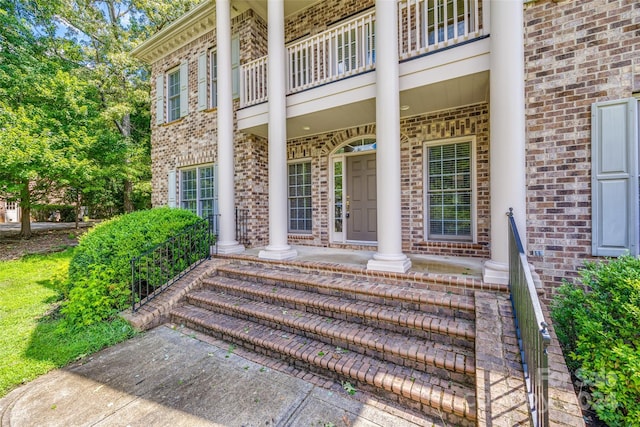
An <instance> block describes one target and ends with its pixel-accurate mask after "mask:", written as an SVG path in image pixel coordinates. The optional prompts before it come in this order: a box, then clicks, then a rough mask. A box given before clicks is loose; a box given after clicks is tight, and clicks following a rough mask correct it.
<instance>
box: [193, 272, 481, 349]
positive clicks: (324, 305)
mask: <svg viewBox="0 0 640 427" xmlns="http://www.w3.org/2000/svg"><path fill="white" fill-rule="evenodd" d="M204 283H205V285H208V286H212V287H215V288H216V289H227V290H233V291H235V292H239V293H243V294H244V293H246V294H249V295H253V296H262V297H268V298H270V299H277V300H279V301H282V302H283V303H284V302H288V303H297V304H304V305H305V306H312V307H315V308H320V309H327V310H332V311H335V312H342V313H345V314H347V315H350V316H358V317H362V318H364V319H372V320H376V321H385V322H388V323H392V324H396V325H399V326H402V327H406V328H412V329H422V330H425V331H431V332H436V333H440V334H443V335H452V336H455V337H460V338H465V339H468V340H475V324H474V322H473V321H470V320H467V319H457V318H456V319H450V318H443V317H442V316H435V315H432V314H429V313H422V312H419V311H415V310H409V309H404V308H401V307H397V306H384V305H380V304H376V303H370V302H366V301H359V300H353V299H345V298H341V297H336V296H332V295H327V294H318V293H314V292H308V291H303V290H298V289H293V288H280V287H275V288H274V287H273V286H270V285H265V284H262V283H258V282H247V281H244V280H241V279H234V278H232V277H223V276H214V277H210V278H207V279H205V280H204ZM274 290H275V292H274Z"/></svg>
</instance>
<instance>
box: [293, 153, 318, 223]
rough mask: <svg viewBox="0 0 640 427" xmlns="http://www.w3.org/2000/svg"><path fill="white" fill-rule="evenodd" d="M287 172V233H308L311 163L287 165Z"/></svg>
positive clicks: (310, 211) (310, 213)
mask: <svg viewBox="0 0 640 427" xmlns="http://www.w3.org/2000/svg"><path fill="white" fill-rule="evenodd" d="M288 171H289V177H288V181H289V231H290V232H310V231H311V229H312V225H311V220H312V218H311V215H312V210H311V163H309V162H307V163H294V164H290V165H288Z"/></svg>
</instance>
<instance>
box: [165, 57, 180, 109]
mask: <svg viewBox="0 0 640 427" xmlns="http://www.w3.org/2000/svg"><path fill="white" fill-rule="evenodd" d="M167 80H168V81H167V101H168V102H167V108H168V112H167V117H168V120H169V121H170V122H172V121H174V120H177V119H179V118H180V70H179V69H178V70H176V71H173V72H171V73H169V75H168V76H167Z"/></svg>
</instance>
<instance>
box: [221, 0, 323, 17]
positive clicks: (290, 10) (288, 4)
mask: <svg viewBox="0 0 640 427" xmlns="http://www.w3.org/2000/svg"><path fill="white" fill-rule="evenodd" d="M320 1H322V0H285V2H284V15H285V16H289V15H293V14H294V13H296V12H299V11H301V10H303V9H306V8H308V7H310V6H312V5H314V4H315V3H318V2H320ZM231 6H232V8H234V11H237V12H241V11H244V10H246V9H253V10H255V11H256V12H257V13H258V15H260V16H261V17H262V19H264V20H265V21H266V19H267V0H234V1H232V2H231Z"/></svg>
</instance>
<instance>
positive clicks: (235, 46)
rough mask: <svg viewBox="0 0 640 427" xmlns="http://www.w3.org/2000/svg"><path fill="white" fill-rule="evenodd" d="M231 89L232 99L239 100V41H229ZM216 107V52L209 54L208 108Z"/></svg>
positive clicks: (236, 38)
mask: <svg viewBox="0 0 640 427" xmlns="http://www.w3.org/2000/svg"><path fill="white" fill-rule="evenodd" d="M231 89H232V95H233V99H237V98H240V39H239V38H238V36H234V37H233V38H232V39H231ZM217 106H218V51H217V50H216V49H211V51H210V52H209V108H215V107H217Z"/></svg>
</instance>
